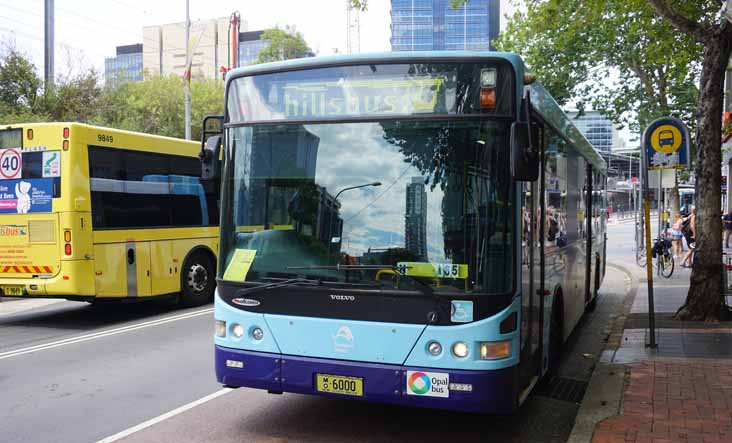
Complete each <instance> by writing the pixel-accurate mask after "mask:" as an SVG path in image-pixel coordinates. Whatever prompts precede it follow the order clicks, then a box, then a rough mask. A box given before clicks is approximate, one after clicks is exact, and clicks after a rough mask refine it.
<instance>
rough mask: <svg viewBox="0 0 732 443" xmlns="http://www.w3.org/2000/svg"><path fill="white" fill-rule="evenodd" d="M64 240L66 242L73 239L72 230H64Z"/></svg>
mask: <svg viewBox="0 0 732 443" xmlns="http://www.w3.org/2000/svg"><path fill="white" fill-rule="evenodd" d="M64 241H65V242H66V243H68V242H70V241H71V231H64Z"/></svg>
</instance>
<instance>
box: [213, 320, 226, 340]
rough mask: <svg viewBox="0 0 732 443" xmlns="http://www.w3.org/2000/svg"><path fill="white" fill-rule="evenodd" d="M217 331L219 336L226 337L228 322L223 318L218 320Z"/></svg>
mask: <svg viewBox="0 0 732 443" xmlns="http://www.w3.org/2000/svg"><path fill="white" fill-rule="evenodd" d="M215 331H216V336H217V337H226V322H225V321H223V320H216V326H215Z"/></svg>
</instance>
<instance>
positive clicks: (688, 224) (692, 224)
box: [681, 208, 696, 268]
mask: <svg viewBox="0 0 732 443" xmlns="http://www.w3.org/2000/svg"><path fill="white" fill-rule="evenodd" d="M681 233H682V234H683V235H684V238H686V244H687V245H689V251H688V252H687V253H686V255H685V256H684V259H683V260H682V261H681V267H682V268H690V267H691V265H692V264H693V263H694V248H695V247H696V245H695V244H694V239H695V238H696V208H693V209H692V210H691V215H690V216H689V217H687V219H686V220H684V223H683V224H682V225H681Z"/></svg>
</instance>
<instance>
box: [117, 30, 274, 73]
mask: <svg viewBox="0 0 732 443" xmlns="http://www.w3.org/2000/svg"><path fill="white" fill-rule="evenodd" d="M246 28H247V23H246V21H244V20H242V21H241V24H240V28H239V29H240V31H241V32H239V46H238V53H239V64H238V66H246V65H250V64H252V63H254V61H255V60H256V58H257V56H258V54H259V51H261V50H262V49H264V48H266V47H267V45H268V43H267V42H266V41H262V40H260V38H261V36H262V33H263V31H247V30H246ZM185 34H186V29H185V23H184V22H181V23H172V24H167V25H159V26H146V27H144V28H143V29H142V36H143V38H142V40H143V42H142V43H138V44H135V45H128V46H119V47H117V56H116V57H110V58H107V59H105V66H104V67H105V70H104V71H105V72H104V77H105V82H107V83H108V84H109V83H111V82H116V81H127V80H133V81H135V80H142V79H143V76H144V75H171V74H173V75H179V76H182V75H183V72H184V71H185V67H186V50H185V48H186V39H185ZM190 36H191V38H190V42H191V45H192V52H193V60H192V63H191V77H192V78H223V73H222V68H225V67H228V66H229V54H230V45H231V43H230V41H231V39H230V38H229V18H228V17H227V18H219V19H212V20H201V21H197V22H193V23H191V31H190Z"/></svg>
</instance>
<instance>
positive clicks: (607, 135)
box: [569, 111, 620, 153]
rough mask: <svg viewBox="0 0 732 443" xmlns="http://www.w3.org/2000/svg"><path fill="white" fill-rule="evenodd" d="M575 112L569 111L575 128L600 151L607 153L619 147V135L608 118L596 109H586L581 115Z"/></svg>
mask: <svg viewBox="0 0 732 443" xmlns="http://www.w3.org/2000/svg"><path fill="white" fill-rule="evenodd" d="M577 115H578V113H577V112H572V113H569V117H570V118H571V119H572V122H573V123H574V125H575V126H577V129H579V130H580V132H582V134H583V135H584V136H585V137H586V138H587V140H589V142H590V143H592V146H594V147H595V149H597V150H598V151H600V152H603V153H609V152H611V151H613V150H614V149H616V148H619V147H620V136H619V132H618V130H617V129H615V126H614V125H613V122H611V121H610V120H609V119H607V118H606V117H604V116H603V115H602V114H600V113H599V112H597V111H586V112H584V114H583V115H582V116H581V117H578V116H577Z"/></svg>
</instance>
